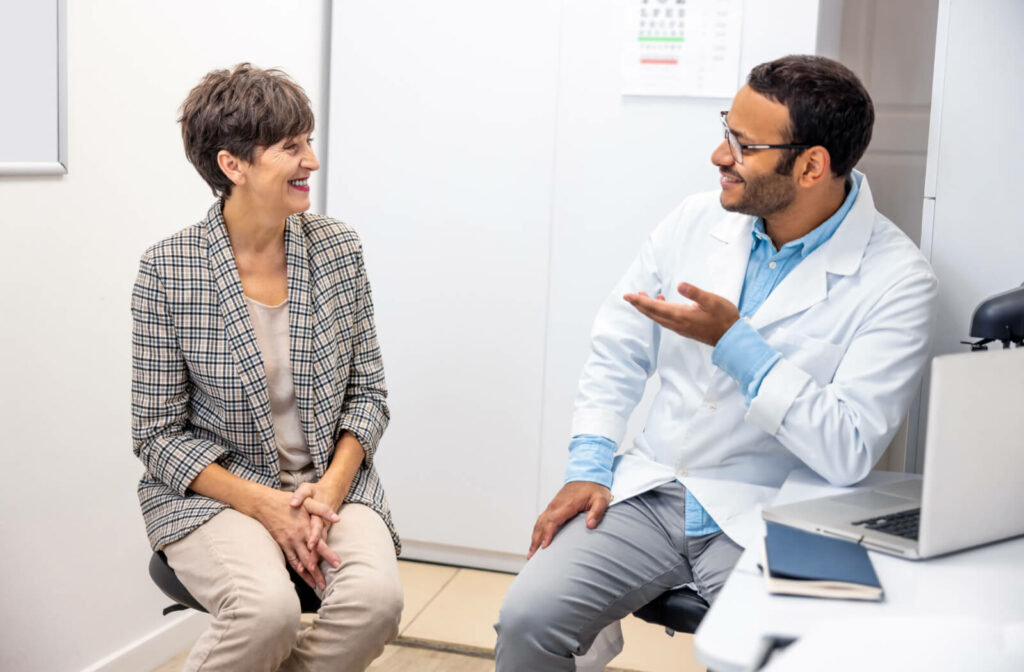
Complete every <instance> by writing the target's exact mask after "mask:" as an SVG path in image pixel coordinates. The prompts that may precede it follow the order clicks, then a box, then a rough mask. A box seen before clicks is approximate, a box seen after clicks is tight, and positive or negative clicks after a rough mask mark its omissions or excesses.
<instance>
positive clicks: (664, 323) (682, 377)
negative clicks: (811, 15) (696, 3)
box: [495, 56, 936, 672]
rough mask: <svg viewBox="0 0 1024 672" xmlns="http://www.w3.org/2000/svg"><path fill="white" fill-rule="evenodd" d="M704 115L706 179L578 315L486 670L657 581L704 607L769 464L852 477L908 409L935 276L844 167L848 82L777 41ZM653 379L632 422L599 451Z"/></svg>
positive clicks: (781, 476)
mask: <svg viewBox="0 0 1024 672" xmlns="http://www.w3.org/2000/svg"><path fill="white" fill-rule="evenodd" d="M722 122H723V125H724V126H725V129H724V134H725V140H723V142H722V143H721V144H719V146H718V147H717V148H716V149H715V151H714V153H713V154H712V155H711V161H712V163H714V164H715V165H716V166H717V167H718V169H719V173H720V175H721V180H720V181H721V191H720V192H718V193H714V192H713V193H708V194H700V195H696V196H693V197H691V198H688V199H686V200H685V201H683V202H682V203H681V204H680V205H679V206H678V207H677V208H676V209H675V210H674V211H673V212H672V213H671V214H669V216H668V217H667V218H666V219H665V220H664V221H662V223H661V224H660V225H659V226H658V227H657V228H656V229H655V231H654V232H653V233H652V234H651V236H650V238H649V239H648V240H647V242H646V244H645V245H644V247H643V249H642V251H641V253H640V255H639V257H638V258H637V259H636V260H635V261H634V263H633V265H632V266H631V267H630V269H629V271H628V272H627V273H626V275H625V277H624V278H623V279H622V280H621V281H620V283H619V284H618V286H617V287H616V289H615V290H614V291H613V292H612V295H611V296H610V297H609V298H608V299H607V300H606V302H605V303H604V305H603V306H602V307H601V310H600V312H599V313H598V316H597V319H596V321H595V325H594V330H593V342H592V351H591V354H590V357H589V359H588V361H587V363H586V365H585V367H584V371H583V375H582V378H581V380H580V384H579V390H578V394H577V401H576V412H575V415H574V417H573V428H572V434H573V439H572V442H571V443H570V455H569V464H568V467H567V477H566V484H565V486H564V487H563V488H562V490H561V491H560V492H559V493H558V494H557V495H556V496H555V497H554V499H553V500H552V501H551V504H550V505H549V506H548V508H547V509H546V510H545V511H544V512H543V513H542V514H541V516H540V518H539V519H538V520H537V524H536V526H535V528H534V531H533V538H532V540H531V544H530V560H529V562H528V563H527V564H526V566H525V568H524V569H523V571H522V572H521V573H520V574H519V576H518V577H517V579H516V581H515V583H514V584H513V585H512V587H511V588H510V589H509V593H508V595H507V596H506V598H505V603H504V605H503V607H502V610H501V615H500V619H499V622H498V624H497V625H496V626H495V627H496V629H497V631H498V645H497V649H496V657H497V672H512V671H515V672H521V671H523V670H529V671H531V672H544V671H547V670H573V669H575V661H574V658H573V655H574V654H582V653H584V652H586V651H587V649H588V648H589V647H590V644H591V643H592V642H593V640H594V637H595V636H596V634H597V633H598V632H599V631H600V630H601V629H602V628H604V627H605V626H606V625H608V624H609V623H611V622H613V621H615V620H617V619H620V618H622V617H623V616H625V615H626V614H629V613H630V612H632V611H634V610H636V609H637V608H639V607H641V606H642V605H644V604H646V603H647V602H648V601H650V600H651V599H653V598H654V597H656V596H657V595H659V594H660V593H662V592H664V591H665V590H668V589H670V588H673V587H675V586H679V585H683V584H691V585H692V586H693V587H694V588H695V589H696V590H697V592H698V593H699V594H700V595H702V596H703V597H704V598H705V599H706V600H708V601H709V602H710V601H713V600H714V598H715V596H716V594H717V593H718V591H719V589H720V588H721V586H722V584H723V583H724V581H725V579H726V577H727V576H728V574H729V572H730V570H731V569H732V567H733V566H734V564H735V562H736V560H737V559H738V557H739V554H740V552H741V551H742V546H744V545H746V544H749V543H753V542H754V539H752V538H751V536H752V534H751V532H752V531H753V530H756V529H757V528H756V515H757V509H756V507H757V505H759V504H763V503H766V502H768V501H770V500H771V498H772V497H773V496H774V494H775V493H776V492H777V489H778V487H779V486H780V485H781V484H782V482H783V481H784V480H785V478H786V476H787V475H788V474H789V473H790V471H792V470H793V469H795V468H799V467H804V466H807V467H810V468H811V469H813V470H814V471H815V472H817V473H818V474H820V475H821V476H823V477H824V478H826V479H828V480H829V481H830V482H832V483H835V484H843V485H845V484H851V483H856V482H857V481H859V480H860V479H862V478H863V477H864V476H866V475H867V474H868V472H869V471H870V470H871V468H872V466H873V465H874V464H875V462H876V461H877V460H878V458H879V457H880V456H881V455H882V453H883V451H884V450H885V448H886V446H887V445H888V443H889V441H890V440H891V439H892V437H893V435H894V434H895V433H896V431H897V429H898V428H899V425H900V423H901V422H902V420H903V418H904V416H905V414H906V412H907V409H908V407H909V405H910V401H911V398H912V396H913V394H914V390H915V389H916V387H917V383H918V381H919V378H920V374H921V371H922V369H923V367H924V365H925V363H926V361H927V357H928V352H929V338H930V331H931V323H932V320H933V315H934V304H935V296H936V280H935V276H934V274H933V273H932V271H931V268H930V267H929V265H928V263H927V262H926V261H925V259H924V258H923V257H922V256H921V254H920V252H919V251H918V250H917V248H916V247H915V246H914V244H913V243H912V242H911V241H910V240H909V239H908V238H907V237H906V236H905V235H904V234H903V233H901V232H900V231H899V230H898V229H897V228H896V227H895V226H894V225H893V224H892V222H890V221H889V220H887V219H886V218H885V217H883V216H882V215H881V214H879V213H878V212H876V211H875V207H874V203H873V201H872V197H871V190H870V188H869V187H868V181H867V179H866V178H865V177H864V175H863V174H861V173H859V172H856V171H854V170H853V166H854V165H855V164H856V163H857V161H858V160H859V159H860V157H861V155H862V154H863V153H864V150H865V149H866V148H867V146H868V143H869V141H870V139H871V128H872V125H873V123H874V110H873V107H872V103H871V98H870V97H869V96H868V93H867V91H866V90H865V89H864V87H863V86H862V85H861V83H860V81H859V80H858V79H857V77H856V76H855V75H854V74H853V73H852V72H850V71H849V70H848V69H847V68H845V67H844V66H842V65H840V64H839V63H836V62H834V61H831V60H829V59H826V58H821V57H813V56H789V57H785V58H781V59H778V60H776V61H772V62H770V63H765V64H762V65H760V66H758V67H756V68H754V70H753V71H752V72H751V73H750V76H749V78H748V80H747V84H746V85H745V86H743V88H741V89H740V91H739V92H738V93H737V95H736V97H735V99H734V100H733V103H732V107H731V109H730V110H729V111H728V113H723V115H722ZM655 373H657V374H658V376H659V378H660V383H661V385H660V389H659V390H658V392H657V394H656V396H655V399H654V403H653V406H652V407H651V411H650V414H649V415H648V418H647V422H646V424H645V427H644V430H643V433H642V434H641V436H640V437H639V438H638V439H637V440H636V441H635V443H634V445H633V446H629V447H626V448H627V449H626V450H625V452H624V453H623V454H621V455H619V456H617V457H614V459H613V455H614V453H615V451H616V450H617V449H618V447H619V446H618V444H619V442H620V441H621V440H622V438H623V435H624V433H625V427H626V421H627V419H628V418H629V415H630V413H631V412H632V410H633V408H634V406H635V405H636V403H637V402H638V401H639V399H640V397H641V395H642V393H643V391H644V386H645V384H646V381H647V379H648V378H649V377H650V376H651V375H653V374H655ZM609 505H611V506H610V507H609ZM556 533H557V534H556Z"/></svg>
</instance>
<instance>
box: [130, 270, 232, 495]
mask: <svg viewBox="0 0 1024 672" xmlns="http://www.w3.org/2000/svg"><path fill="white" fill-rule="evenodd" d="M189 388H190V382H189V378H188V370H187V367H186V364H185V360H184V358H183V356H182V351H181V348H180V346H179V344H178V342H177V337H176V335H175V332H174V325H173V321H172V317H171V314H170V312H169V310H168V305H167V294H166V291H165V289H164V286H163V284H162V282H161V280H160V278H159V276H158V275H157V271H156V268H155V267H154V265H153V263H152V260H151V259H150V258H149V256H148V255H146V256H144V257H143V258H142V261H141V262H140V265H139V275H138V278H137V279H136V281H135V287H134V289H133V290H132V449H133V451H134V452H135V455H136V456H137V457H139V459H141V460H142V462H143V464H145V466H146V470H147V472H148V473H149V474H151V475H152V476H153V477H155V478H157V479H159V480H160V481H161V482H163V483H164V484H165V485H167V486H168V487H169V488H171V489H172V490H174V491H175V492H177V493H178V494H179V495H182V496H184V495H185V494H186V490H187V488H188V486H189V484H191V483H192V481H193V480H195V478H196V476H198V475H199V472H201V471H202V470H203V469H205V468H206V467H207V466H209V465H210V464H211V463H213V462H214V461H216V460H217V459H218V458H219V457H220V456H221V455H223V454H224V453H225V452H226V449H225V448H224V447H222V446H219V445H217V444H216V443H214V442H212V441H209V440H205V439H199V438H195V437H193V436H192V435H191V434H190V432H189V431H188V429H187V421H188V403H189Z"/></svg>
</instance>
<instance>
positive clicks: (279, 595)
mask: <svg viewBox="0 0 1024 672" xmlns="http://www.w3.org/2000/svg"><path fill="white" fill-rule="evenodd" d="M301 616H302V609H301V607H300V605H299V597H298V595H297V594H296V592H295V586H294V585H293V584H292V583H291V581H288V580H287V579H285V580H284V581H282V582H274V583H271V584H264V585H261V586H256V585H251V586H246V585H245V582H244V581H243V582H240V585H238V587H237V588H236V589H235V590H233V591H231V593H230V594H229V595H228V597H227V599H226V600H225V601H224V602H223V603H222V605H221V608H220V609H219V610H218V613H217V618H218V619H231V620H232V621H233V622H234V624H235V625H236V627H243V628H245V629H247V630H249V631H250V632H252V633H253V638H254V640H253V641H258V640H264V639H265V640H269V641H277V642H284V643H287V645H288V647H289V648H291V646H292V645H293V644H294V642H295V639H296V638H297V637H298V632H299V618H300V617H301Z"/></svg>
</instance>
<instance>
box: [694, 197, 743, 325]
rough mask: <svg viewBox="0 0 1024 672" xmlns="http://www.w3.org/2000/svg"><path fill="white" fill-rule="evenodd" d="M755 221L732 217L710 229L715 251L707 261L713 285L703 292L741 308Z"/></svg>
mask: <svg viewBox="0 0 1024 672" xmlns="http://www.w3.org/2000/svg"><path fill="white" fill-rule="evenodd" d="M753 227H754V218H753V217H747V216H739V217H736V216H729V217H726V218H724V219H721V220H719V221H718V222H717V223H716V224H715V225H714V227H712V229H711V237H712V238H713V239H714V242H713V243H712V248H713V251H712V253H711V256H710V257H709V259H708V270H709V272H710V276H711V284H710V286H708V287H701V289H703V290H705V291H708V292H711V293H713V294H718V295H719V296H721V297H724V298H726V299H728V300H729V301H731V302H732V303H733V304H736V305H739V302H740V292H742V291H743V279H744V277H745V275H746V269H747V261H748V260H749V259H750V247H751V231H752V230H753Z"/></svg>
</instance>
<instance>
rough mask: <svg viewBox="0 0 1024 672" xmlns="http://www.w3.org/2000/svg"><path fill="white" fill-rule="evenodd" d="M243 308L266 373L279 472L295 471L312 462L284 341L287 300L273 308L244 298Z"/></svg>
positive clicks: (286, 331) (289, 349)
mask: <svg viewBox="0 0 1024 672" xmlns="http://www.w3.org/2000/svg"><path fill="white" fill-rule="evenodd" d="M245 304H246V305H247V306H248V307H249V316H250V317H251V318H252V327H253V330H254V331H255V332H256V343H257V344H258V345H259V347H260V353H262V355H263V368H264V370H266V372H267V393H268V394H269V396H270V417H271V420H273V423H274V437H275V438H276V439H277V454H278V457H279V459H280V461H281V470H282V471H298V470H300V469H302V468H304V467H307V466H309V465H310V464H311V463H312V461H313V460H312V457H311V456H310V454H309V448H307V447H306V435H305V434H304V433H303V431H302V423H301V421H300V420H299V407H298V405H297V404H296V401H295V384H294V382H293V381H292V362H291V348H290V345H289V340H288V299H285V300H284V301H282V302H281V303H279V304H277V305H276V306H268V305H266V304H263V303H260V302H259V301H256V300H255V299H251V298H249V297H248V296H246V297H245Z"/></svg>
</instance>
